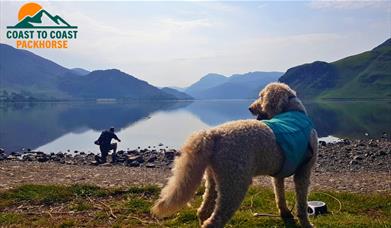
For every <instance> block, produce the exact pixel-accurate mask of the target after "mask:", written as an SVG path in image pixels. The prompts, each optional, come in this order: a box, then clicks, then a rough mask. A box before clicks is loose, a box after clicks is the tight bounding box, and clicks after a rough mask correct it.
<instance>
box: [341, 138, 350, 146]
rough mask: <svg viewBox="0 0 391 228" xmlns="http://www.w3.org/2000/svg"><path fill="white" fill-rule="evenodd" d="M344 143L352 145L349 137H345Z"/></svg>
mask: <svg viewBox="0 0 391 228" xmlns="http://www.w3.org/2000/svg"><path fill="white" fill-rule="evenodd" d="M343 143H344V144H345V145H350V144H351V142H350V140H349V139H344V140H343Z"/></svg>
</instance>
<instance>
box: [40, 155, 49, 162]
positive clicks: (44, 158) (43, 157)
mask: <svg viewBox="0 0 391 228" xmlns="http://www.w3.org/2000/svg"><path fill="white" fill-rule="evenodd" d="M37 161H39V162H47V161H49V157H48V156H39V157H37Z"/></svg>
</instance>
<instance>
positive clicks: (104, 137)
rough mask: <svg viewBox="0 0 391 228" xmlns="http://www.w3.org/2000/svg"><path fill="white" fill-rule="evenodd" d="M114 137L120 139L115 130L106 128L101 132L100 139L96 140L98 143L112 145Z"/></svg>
mask: <svg viewBox="0 0 391 228" xmlns="http://www.w3.org/2000/svg"><path fill="white" fill-rule="evenodd" d="M112 139H116V140H118V141H119V138H118V137H117V135H116V134H115V133H114V132H112V131H108V130H106V131H103V132H102V133H101V134H100V136H99V138H98V140H96V141H97V144H98V145H100V146H104V147H106V146H110V144H111V140H112Z"/></svg>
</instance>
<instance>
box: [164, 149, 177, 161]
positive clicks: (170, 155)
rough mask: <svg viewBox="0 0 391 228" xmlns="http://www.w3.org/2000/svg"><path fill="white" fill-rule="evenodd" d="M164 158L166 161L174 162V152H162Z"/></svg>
mask: <svg viewBox="0 0 391 228" xmlns="http://www.w3.org/2000/svg"><path fill="white" fill-rule="evenodd" d="M164 157H165V158H166V159H168V160H174V158H175V151H166V152H164Z"/></svg>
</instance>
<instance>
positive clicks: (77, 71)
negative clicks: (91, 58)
mask: <svg viewBox="0 0 391 228" xmlns="http://www.w3.org/2000/svg"><path fill="white" fill-rule="evenodd" d="M70 71H71V72H72V73H73V74H76V75H80V76H84V75H87V74H89V73H90V71H88V70H85V69H83V68H72V69H70Z"/></svg>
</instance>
